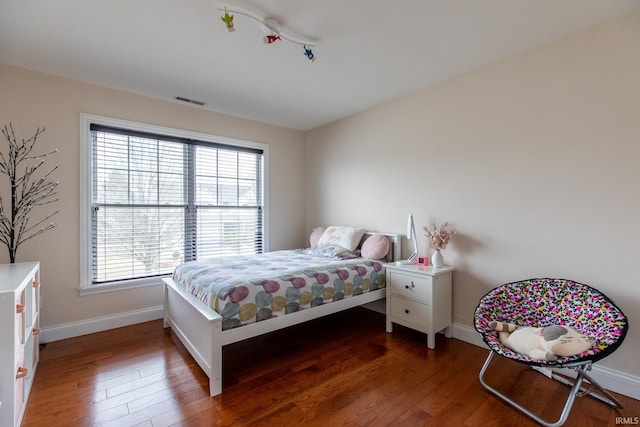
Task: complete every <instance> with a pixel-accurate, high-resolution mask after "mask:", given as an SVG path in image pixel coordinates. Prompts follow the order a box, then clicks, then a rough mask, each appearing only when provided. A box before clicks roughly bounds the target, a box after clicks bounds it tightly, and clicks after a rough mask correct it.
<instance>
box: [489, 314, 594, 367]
mask: <svg viewBox="0 0 640 427" xmlns="http://www.w3.org/2000/svg"><path fill="white" fill-rule="evenodd" d="M489 327H490V328H491V329H494V330H496V331H498V333H499V336H500V342H502V345H504V346H505V347H507V348H510V349H511V350H513V351H515V352H517V353H520V354H523V355H525V356H528V357H530V358H532V359H541V360H549V361H551V360H556V359H558V356H562V357H568V356H574V355H576V354H580V353H582V352H584V351H586V350H589V349H590V348H591V347H592V346H593V342H592V341H591V340H589V339H588V338H587V337H585V336H584V335H582V334H580V333H579V332H578V331H576V330H575V329H572V328H570V327H568V326H559V325H553V326H547V327H545V328H533V327H530V326H518V325H515V324H513V323H507V322H496V321H495V320H494V321H492V322H491V323H489Z"/></svg>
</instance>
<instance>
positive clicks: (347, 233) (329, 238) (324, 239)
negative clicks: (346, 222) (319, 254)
mask: <svg viewBox="0 0 640 427" xmlns="http://www.w3.org/2000/svg"><path fill="white" fill-rule="evenodd" d="M364 231H365V230H364V228H358V227H347V226H338V225H332V226H331V227H327V229H326V230H324V233H322V236H321V237H320V240H318V245H339V246H342V247H343V248H347V249H349V250H350V251H353V250H355V249H356V248H357V247H358V245H359V244H360V240H362V236H364Z"/></svg>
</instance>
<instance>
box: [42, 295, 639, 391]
mask: <svg viewBox="0 0 640 427" xmlns="http://www.w3.org/2000/svg"><path fill="white" fill-rule="evenodd" d="M371 308H372V309H374V310H375V309H377V308H378V307H376V306H374V307H371ZM376 311H378V310H376ZM163 315H164V308H163V306H157V307H150V308H147V309H144V310H137V311H130V312H127V313H118V314H114V315H112V316H103V317H97V318H94V319H89V320H83V321H81V322H72V323H64V324H61V325H56V326H51V327H48V328H42V330H41V335H40V341H41V342H42V343H47V342H52V341H59V340H64V339H67V338H73V337H78V336H81V335H87V334H93V333H95V332H101V331H106V330H109V329H115V328H121V327H124V326H129V325H134V324H136V323H143V322H149V321H151V320H157V319H162V317H163ZM453 337H454V338H456V339H459V340H461V341H464V342H467V343H469V344H473V345H477V346H479V347H484V348H487V346H486V344H485V343H484V341H482V338H480V335H479V334H478V332H476V330H475V329H473V328H471V327H469V326H465V325H461V324H458V323H454V324H453ZM565 371H567V370H566V369H565ZM563 373H567V374H569V373H571V371H569V372H563ZM591 376H593V378H594V379H595V380H596V381H598V382H599V383H600V385H602V386H603V387H604V388H606V389H608V390H611V391H615V392H616V393H620V394H623V395H625V396H629V397H632V398H634V399H638V400H640V378H638V377H635V376H633V375H628V374H625V373H623V372H620V371H616V370H614V369H609V368H606V367H601V366H598V365H594V366H593V369H592V371H591Z"/></svg>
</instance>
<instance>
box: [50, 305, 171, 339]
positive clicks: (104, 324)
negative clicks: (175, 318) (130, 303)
mask: <svg viewBox="0 0 640 427" xmlns="http://www.w3.org/2000/svg"><path fill="white" fill-rule="evenodd" d="M163 315H164V307H163V306H161V305H160V306H157V307H150V308H146V309H144V310H136V311H129V312H127V313H118V314H114V315H111V316H103V317H96V318H93V319H89V320H83V321H81V322H71V323H63V324H61V325H56V326H50V327H48V328H42V329H41V332H40V342H42V343H47V342H52V341H59V340H64V339H67V338H73V337H79V336H81V335H87V334H93V333H96V332H102V331H106V330H109V329H115V328H122V327H124V326H129V325H135V324H136V323H143V322H149V321H151V320H157V319H162V317H163Z"/></svg>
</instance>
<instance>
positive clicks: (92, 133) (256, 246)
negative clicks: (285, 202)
mask: <svg viewBox="0 0 640 427" xmlns="http://www.w3.org/2000/svg"><path fill="white" fill-rule="evenodd" d="M81 122H82V123H81V124H82V126H81V127H82V133H83V134H84V137H83V142H82V145H83V149H84V150H83V151H84V152H83V160H84V165H83V167H82V169H83V175H84V184H85V186H84V189H83V190H82V191H83V196H84V197H83V199H84V200H83V202H82V204H83V221H84V223H85V224H84V226H83V246H84V248H85V249H86V250H85V251H83V252H86V253H85V254H83V255H84V259H83V262H82V265H83V268H84V271H83V276H84V277H83V284H82V286H81V287H82V288H84V289H87V288H92V287H93V288H101V289H104V288H105V286H95V285H111V286H110V287H113V285H115V286H116V287H122V286H123V285H124V286H126V287H129V286H130V285H141V284H142V285H147V284H151V283H159V279H158V278H159V277H161V276H166V275H168V274H170V273H171V272H172V271H173V268H174V267H175V265H177V264H179V263H181V262H185V261H192V260H197V259H203V258H210V257H220V256H228V255H239V254H252V253H261V252H263V251H264V250H265V243H266V242H265V240H266V239H265V230H264V223H265V214H266V212H265V206H264V203H263V199H264V195H263V187H264V179H263V177H264V175H265V166H266V165H265V163H266V162H265V157H266V156H265V150H266V146H264V145H263V144H258V143H249V142H246V141H237V140H231V139H228V138H221V137H215V136H211V135H202V134H194V133H191V132H185V131H179V130H175V129H167V128H158V127H155V126H149V125H143V124H137V123H131V122H123V121H120V120H114V119H107V118H102V117H96V116H89V115H84V114H83V115H82V117H81ZM87 184H88V185H87Z"/></svg>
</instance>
